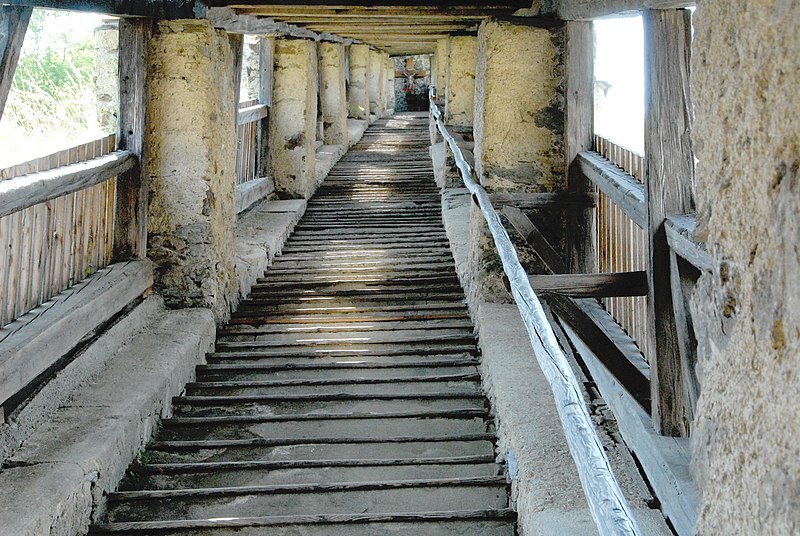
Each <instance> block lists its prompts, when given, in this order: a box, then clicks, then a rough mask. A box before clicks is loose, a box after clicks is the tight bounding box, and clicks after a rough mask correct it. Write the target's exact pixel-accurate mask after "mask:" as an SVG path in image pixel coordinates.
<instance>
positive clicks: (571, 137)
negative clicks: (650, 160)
mask: <svg viewBox="0 0 800 536" xmlns="http://www.w3.org/2000/svg"><path fill="white" fill-rule="evenodd" d="M566 133H567V136H566V138H567V151H566V152H567V185H568V186H567V187H568V189H569V191H570V192H571V193H587V192H589V193H594V192H596V188H595V186H594V184H593V183H592V181H590V180H589V179H587V178H586V177H585V176H584V174H583V173H582V172H581V169H580V165H579V163H578V161H577V159H576V158H577V156H578V153H580V152H582V151H588V150H591V149H592V140H593V138H594V30H593V28H592V23H591V22H577V21H573V22H568V23H567V111H566ZM596 237H597V229H596V225H595V218H594V209H593V208H590V207H580V206H573V207H571V208H570V209H569V212H568V214H567V262H568V264H569V270H570V272H572V273H592V272H596V271H597V252H596V246H595V243H596V240H597V238H596Z"/></svg>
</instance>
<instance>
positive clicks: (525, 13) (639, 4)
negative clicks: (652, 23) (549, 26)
mask: <svg viewBox="0 0 800 536" xmlns="http://www.w3.org/2000/svg"><path fill="white" fill-rule="evenodd" d="M696 3H697V2H696V0H559V1H558V2H556V3H548V6H547V7H546V8H545V9H541V8H523V9H520V10H518V11H516V12H515V13H514V15H515V16H517V17H540V16H544V15H551V16H552V15H555V16H557V17H558V18H559V19H561V20H592V19H597V18H600V17H607V16H609V15H625V14H635V13H636V12H639V11H642V10H645V9H680V8H684V7H690V6H693V5H695V4H696ZM534 4H536V2H534Z"/></svg>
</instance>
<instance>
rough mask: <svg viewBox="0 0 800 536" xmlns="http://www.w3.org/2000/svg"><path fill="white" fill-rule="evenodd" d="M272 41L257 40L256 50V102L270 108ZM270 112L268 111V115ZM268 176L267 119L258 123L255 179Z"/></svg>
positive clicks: (266, 39) (264, 38)
mask: <svg viewBox="0 0 800 536" xmlns="http://www.w3.org/2000/svg"><path fill="white" fill-rule="evenodd" d="M273 45H274V41H273V40H272V39H268V38H266V37H262V38H261V39H260V40H259V48H258V62H259V66H258V69H259V70H258V72H259V76H258V102H259V103H260V104H266V105H268V106H270V107H271V106H272V57H273ZM271 112H272V110H270V113H271ZM268 174H269V117H265V118H264V119H262V120H260V121H259V122H258V129H257V133H256V177H266V176H267V175H268Z"/></svg>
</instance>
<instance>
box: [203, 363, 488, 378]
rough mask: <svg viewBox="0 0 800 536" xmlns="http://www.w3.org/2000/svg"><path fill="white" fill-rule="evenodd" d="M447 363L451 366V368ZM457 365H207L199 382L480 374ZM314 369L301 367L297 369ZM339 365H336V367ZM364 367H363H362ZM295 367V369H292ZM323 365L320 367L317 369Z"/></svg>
mask: <svg viewBox="0 0 800 536" xmlns="http://www.w3.org/2000/svg"><path fill="white" fill-rule="evenodd" d="M446 363H452V364H451V365H448V364H446ZM457 363H458V362H457V361H455V362H454V361H449V362H444V363H435V364H434V365H435V366H431V365H430V364H428V365H427V366H426V364H424V363H416V364H413V363H409V364H408V366H402V365H398V364H393V363H391V362H389V363H387V364H388V365H390V367H391V368H389V367H385V368H379V367H375V366H364V367H355V366H325V364H324V363H316V362H313V363H295V362H292V363H288V364H287V365H288V366H280V365H267V366H260V365H248V364H245V365H204V366H201V367H199V368H198V370H197V379H198V380H202V381H219V380H227V381H261V380H268V381H280V380H293V381H303V380H312V381H313V380H318V379H320V378H325V379H330V380H345V381H351V380H359V379H381V378H384V377H386V376H387V375H391V376H392V377H393V378H420V377H425V376H438V375H454V374H474V373H476V372H477V370H478V369H477V363H474V362H469V361H463V363H464V364H463V365H458V364H457ZM306 364H308V365H314V366H308V367H301V366H297V365H306ZM333 364H334V365H336V364H337V363H333ZM360 364H363V363H360ZM292 365H295V366H292ZM316 365H320V366H316Z"/></svg>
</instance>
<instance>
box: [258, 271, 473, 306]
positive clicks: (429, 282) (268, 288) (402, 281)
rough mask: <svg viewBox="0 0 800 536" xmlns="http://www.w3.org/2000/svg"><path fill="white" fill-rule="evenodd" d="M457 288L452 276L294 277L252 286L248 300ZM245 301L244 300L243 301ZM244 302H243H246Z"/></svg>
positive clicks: (442, 290) (456, 282)
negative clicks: (272, 297) (323, 278)
mask: <svg viewBox="0 0 800 536" xmlns="http://www.w3.org/2000/svg"><path fill="white" fill-rule="evenodd" d="M460 288H461V284H460V283H459V281H458V278H457V277H456V275H455V274H444V275H441V274H420V275H417V276H413V277H411V276H409V274H398V275H394V276H391V275H390V276H389V277H374V276H373V277H364V276H362V277H359V278H352V277H343V276H339V277H337V278H333V279H329V280H327V281H325V280H323V281H320V280H319V279H311V278H306V277H305V276H303V275H302V274H297V275H295V276H294V278H293V279H291V280H284V281H279V280H275V279H273V278H270V277H269V276H268V277H265V278H263V279H260V280H259V281H258V282H257V283H256V284H254V285H253V286H252V293H251V297H250V298H248V300H258V299H260V298H261V297H264V296H315V295H317V294H320V293H324V294H326V295H328V294H333V295H336V296H353V295H360V294H363V293H371V294H391V293H397V292H404V293H407V294H422V293H430V292H433V291H436V290H438V291H439V292H453V291H455V290H458V289H460ZM246 301H247V300H246ZM246 301H245V302H246Z"/></svg>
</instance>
